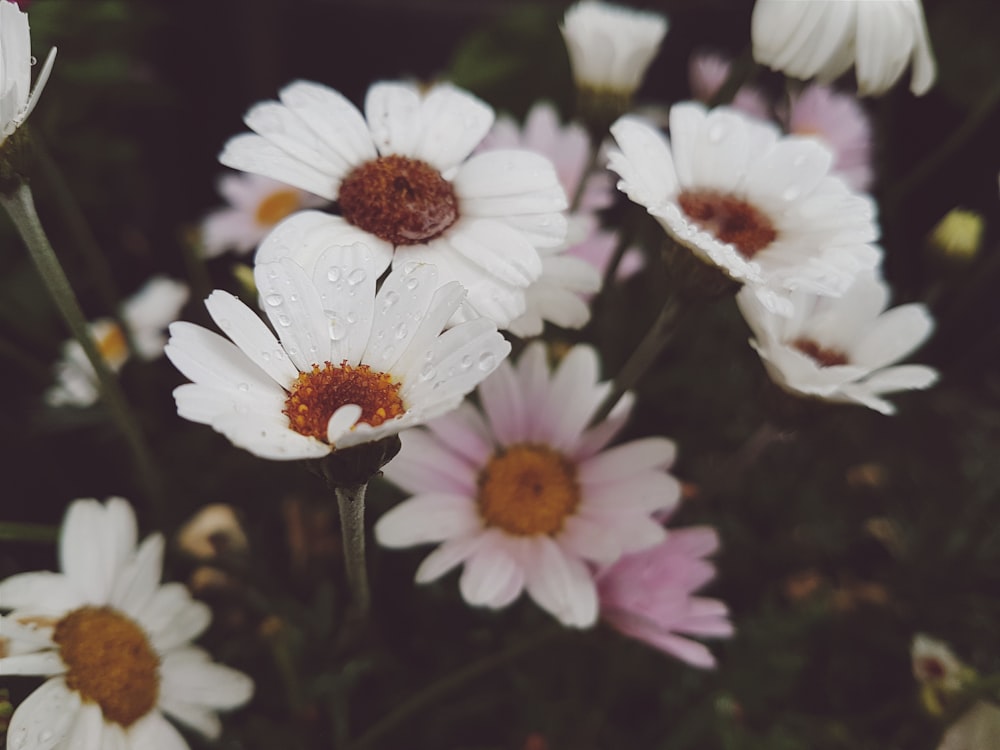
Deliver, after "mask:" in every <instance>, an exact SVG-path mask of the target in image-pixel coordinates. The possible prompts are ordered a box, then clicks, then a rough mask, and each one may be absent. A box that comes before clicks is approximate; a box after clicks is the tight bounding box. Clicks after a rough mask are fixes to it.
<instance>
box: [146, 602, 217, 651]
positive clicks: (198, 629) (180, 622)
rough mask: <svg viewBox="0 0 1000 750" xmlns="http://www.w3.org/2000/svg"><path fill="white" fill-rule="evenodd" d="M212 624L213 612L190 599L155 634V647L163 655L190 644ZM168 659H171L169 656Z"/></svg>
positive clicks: (206, 606)
mask: <svg viewBox="0 0 1000 750" xmlns="http://www.w3.org/2000/svg"><path fill="white" fill-rule="evenodd" d="M211 622H212V610H211V609H210V608H209V606H208V605H207V604H204V603H203V602H196V601H195V600H194V599H190V598H188V600H187V601H186V602H184V605H183V606H182V607H180V608H179V609H177V610H176V611H175V612H174V613H173V616H172V617H171V618H170V620H169V621H166V622H164V623H163V624H162V625H160V626H159V627H158V628H157V629H156V631H155V633H154V634H153V639H152V640H153V646H155V647H156V650H157V651H159V652H160V653H161V654H163V653H166V652H169V651H171V650H172V649H175V648H177V647H179V646H182V645H184V644H187V643H190V642H191V641H192V640H194V639H195V638H197V637H198V636H199V635H201V634H202V633H203V632H205V629H206V628H208V626H209V624H210V623H211ZM166 658H168V659H169V658H170V656H169V654H168V655H167V657H166Z"/></svg>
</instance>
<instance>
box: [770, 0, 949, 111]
mask: <svg viewBox="0 0 1000 750" xmlns="http://www.w3.org/2000/svg"><path fill="white" fill-rule="evenodd" d="M751 36H752V39H753V56H754V59H755V60H756V61H757V62H759V63H762V64H764V65H767V66H769V67H771V68H773V69H775V70H780V71H781V72H783V73H786V74H787V75H790V76H794V77H795V78H801V79H803V80H806V79H809V78H812V77H813V76H816V77H818V78H819V79H820V81H822V82H829V81H832V80H833V79H835V78H837V77H838V76H840V75H842V74H843V73H846V72H847V71H848V69H850V67H851V66H852V65H853V66H854V67H855V75H856V77H857V79H858V92H859V93H860V94H861V95H862V96H869V95H874V96H877V95H879V94H882V93H884V92H885V91H886V90H887V89H888V88H890V87H891V86H892V85H893V84H894V83H895V82H896V80H897V79H898V78H899V77H900V76H901V75H902V74H903V71H904V70H906V67H907V66H908V65H910V64H911V63H912V65H913V75H912V78H911V79H910V90H911V91H912V92H913V93H914V94H916V95H918V96H919V95H921V94H924V93H926V92H927V90H928V89H929V88H930V87H931V85H932V84H933V83H934V77H935V74H936V66H935V63H934V54H933V52H932V51H931V43H930V39H929V38H928V35H927V24H926V22H925V21H924V10H923V7H922V6H921V5H920V0H757V4H756V5H755V6H754V9H753V18H752V21H751Z"/></svg>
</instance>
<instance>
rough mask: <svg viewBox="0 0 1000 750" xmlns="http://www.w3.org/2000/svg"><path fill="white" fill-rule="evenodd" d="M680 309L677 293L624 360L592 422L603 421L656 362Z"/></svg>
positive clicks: (671, 332) (672, 330)
mask: <svg viewBox="0 0 1000 750" xmlns="http://www.w3.org/2000/svg"><path fill="white" fill-rule="evenodd" d="M679 311H680V305H679V304H678V302H677V298H676V297H674V296H671V297H670V298H668V299H667V302H666V304H664V305H663V308H662V309H661V310H660V314H659V315H657V316H656V320H655V321H654V322H653V325H652V326H651V327H650V329H649V330H648V331H647V332H646V335H645V336H644V337H643V339H642V341H640V342H639V346H637V347H636V349H635V351H634V352H632V356H630V357H629V358H628V361H626V362H625V364H624V365H623V366H622V369H621V370H620V371H619V372H618V376H617V377H616V378H615V381H614V385H613V386H612V388H611V392H610V393H609V394H608V395H607V398H605V399H604V401H603V402H602V403H601V406H600V408H599V409H598V410H597V412H596V413H595V414H594V417H593V419H592V420H591V422H590V423H591V424H598V423H599V422H602V421H604V420H605V419H606V418H607V416H608V415H609V414H610V413H611V410H612V409H613V408H614V407H615V404H617V403H618V401H619V400H620V399H621V397H622V396H624V395H625V392H626V391H628V390H629V389H630V388H632V387H633V386H635V384H636V383H638V382H639V380H640V379H641V378H642V376H643V375H645V374H646V371H647V370H648V369H649V368H650V367H652V366H653V363H654V362H656V360H657V358H658V357H659V356H660V353H661V352H662V351H663V348H664V347H665V346H666V345H667V342H669V341H670V339H671V337H672V336H673V332H674V323H675V322H676V320H677V314H678V312H679Z"/></svg>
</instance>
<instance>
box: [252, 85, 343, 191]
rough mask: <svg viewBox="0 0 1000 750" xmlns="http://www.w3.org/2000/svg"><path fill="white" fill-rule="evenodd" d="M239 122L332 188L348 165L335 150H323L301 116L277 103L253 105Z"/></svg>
mask: <svg viewBox="0 0 1000 750" xmlns="http://www.w3.org/2000/svg"><path fill="white" fill-rule="evenodd" d="M243 121H244V122H245V123H246V124H247V125H248V126H249V128H250V129H251V130H253V131H254V132H256V133H258V134H259V135H262V136H264V138H266V139H267V140H268V142H270V143H273V144H274V145H275V146H277V147H278V148H280V149H281V150H282V151H284V152H285V153H287V154H289V155H291V156H292V157H294V158H295V159H297V160H298V161H300V162H302V163H303V164H308V165H309V166H310V167H312V168H314V169H317V170H319V171H320V172H322V173H323V174H324V175H326V176H327V178H328V180H329V182H330V183H331V184H332V185H334V189H336V186H338V185H339V184H340V181H341V179H343V177H344V175H346V174H347V172H348V171H349V170H350V168H351V166H352V165H351V162H349V161H348V160H347V159H345V158H344V157H342V156H341V155H340V154H338V153H337V152H336V151H335V150H333V149H330V148H327V147H326V144H325V143H323V142H322V141H321V139H320V138H319V135H318V134H317V132H316V131H314V130H313V128H312V127H310V125H309V124H307V123H306V121H305V120H303V118H302V117H300V116H299V115H297V114H296V113H295V112H293V111H292V110H291V109H289V108H288V107H286V106H284V105H282V104H279V103H278V102H260V103H258V104H255V105H254V106H253V107H251V108H250V111H249V112H247V113H246V115H245V116H244V118H243ZM320 126H321V127H322V123H321V124H320Z"/></svg>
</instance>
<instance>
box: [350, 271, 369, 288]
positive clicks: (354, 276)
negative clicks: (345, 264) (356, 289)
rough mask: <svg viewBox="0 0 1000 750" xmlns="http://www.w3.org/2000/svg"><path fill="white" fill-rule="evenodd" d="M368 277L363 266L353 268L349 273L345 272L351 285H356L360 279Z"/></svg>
mask: <svg viewBox="0 0 1000 750" xmlns="http://www.w3.org/2000/svg"><path fill="white" fill-rule="evenodd" d="M367 278H368V274H367V273H365V271H364V269H363V268H355V269H354V270H353V271H351V272H350V273H349V274H347V283H348V284H350V285H351V286H357V285H358V284H360V283H361V282H362V281H364V280H365V279H367Z"/></svg>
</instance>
